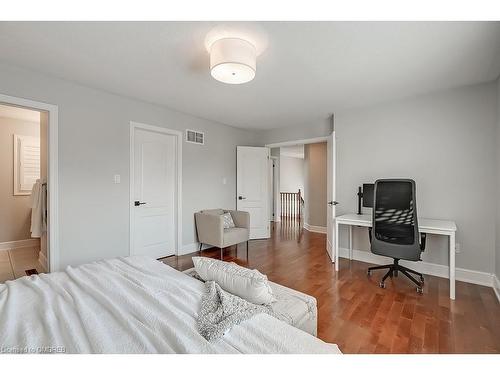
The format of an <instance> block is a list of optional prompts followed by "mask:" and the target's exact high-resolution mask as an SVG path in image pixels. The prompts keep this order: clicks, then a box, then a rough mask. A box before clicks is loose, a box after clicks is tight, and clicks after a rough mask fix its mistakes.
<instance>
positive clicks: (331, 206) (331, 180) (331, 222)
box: [325, 132, 338, 262]
mask: <svg viewBox="0 0 500 375" xmlns="http://www.w3.org/2000/svg"><path fill="white" fill-rule="evenodd" d="M335 182H336V181H335V132H333V133H332V134H331V135H330V136H329V137H328V140H327V202H325V204H327V205H328V211H327V218H326V221H327V230H326V251H327V252H328V255H329V256H330V259H331V260H332V262H333V261H334V259H335V251H338V249H336V248H335V243H336V242H335V206H336V205H337V201H336V200H335Z"/></svg>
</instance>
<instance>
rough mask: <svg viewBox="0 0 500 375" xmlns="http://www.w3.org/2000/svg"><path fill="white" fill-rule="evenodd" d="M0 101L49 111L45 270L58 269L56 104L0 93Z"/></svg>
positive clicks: (52, 270)
mask: <svg viewBox="0 0 500 375" xmlns="http://www.w3.org/2000/svg"><path fill="white" fill-rule="evenodd" d="M0 103H2V104H6V105H11V106H15V107H24V108H28V109H33V110H36V111H43V112H48V113H49V123H48V129H47V131H48V133H49V134H48V137H47V141H48V144H47V149H48V155H47V158H48V165H47V191H48V193H47V201H48V202H47V204H48V214H47V258H48V259H47V268H48V270H47V272H54V271H58V270H59V267H60V248H59V168H58V161H59V151H58V142H59V141H58V111H59V109H58V106H57V105H54V104H48V103H44V102H38V101H35V100H30V99H24V98H19V97H15V96H10V95H4V94H0Z"/></svg>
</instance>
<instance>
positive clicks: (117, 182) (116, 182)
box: [114, 174, 121, 184]
mask: <svg viewBox="0 0 500 375" xmlns="http://www.w3.org/2000/svg"><path fill="white" fill-rule="evenodd" d="M114 180H115V184H119V183H120V182H121V177H120V175H119V174H115V176H114Z"/></svg>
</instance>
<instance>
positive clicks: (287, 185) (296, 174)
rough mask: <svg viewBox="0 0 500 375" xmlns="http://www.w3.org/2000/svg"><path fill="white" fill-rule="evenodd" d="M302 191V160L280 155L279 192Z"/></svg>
mask: <svg viewBox="0 0 500 375" xmlns="http://www.w3.org/2000/svg"><path fill="white" fill-rule="evenodd" d="M299 189H300V191H302V192H303V191H304V159H301V158H294V157H291V156H285V155H280V191H281V192H282V193H297V192H298V191H299Z"/></svg>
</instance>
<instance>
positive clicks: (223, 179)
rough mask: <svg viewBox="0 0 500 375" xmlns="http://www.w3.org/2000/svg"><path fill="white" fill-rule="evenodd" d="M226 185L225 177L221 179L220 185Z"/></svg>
mask: <svg viewBox="0 0 500 375" xmlns="http://www.w3.org/2000/svg"><path fill="white" fill-rule="evenodd" d="M226 184H227V178H226V177H223V178H222V185H226Z"/></svg>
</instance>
